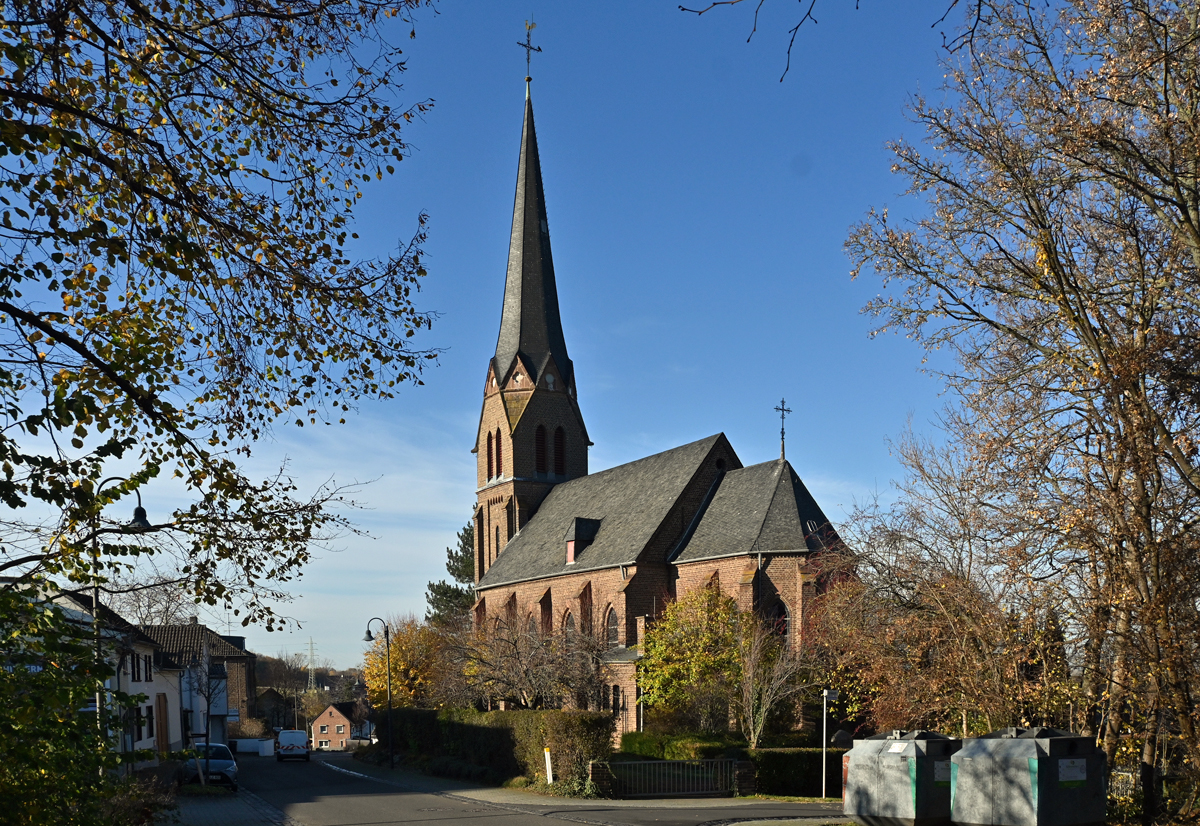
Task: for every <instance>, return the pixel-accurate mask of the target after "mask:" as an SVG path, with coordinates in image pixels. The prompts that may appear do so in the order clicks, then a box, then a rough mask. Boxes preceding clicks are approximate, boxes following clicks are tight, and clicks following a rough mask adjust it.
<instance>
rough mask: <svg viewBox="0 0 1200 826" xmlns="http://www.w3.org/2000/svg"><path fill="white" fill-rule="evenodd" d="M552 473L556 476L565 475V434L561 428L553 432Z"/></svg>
mask: <svg viewBox="0 0 1200 826" xmlns="http://www.w3.org/2000/svg"><path fill="white" fill-rule="evenodd" d="M554 473H555V474H556V475H558V476H565V475H566V473H567V434H566V433H564V432H563V429H562V428H561V427H559V428H555V430H554Z"/></svg>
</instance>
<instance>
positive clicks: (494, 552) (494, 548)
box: [492, 525, 500, 562]
mask: <svg viewBox="0 0 1200 826" xmlns="http://www.w3.org/2000/svg"><path fill="white" fill-rule="evenodd" d="M498 556H500V526H499V525H497V526H496V544H495V545H493V546H492V561H493V562H494V561H495V560H496V557H498Z"/></svg>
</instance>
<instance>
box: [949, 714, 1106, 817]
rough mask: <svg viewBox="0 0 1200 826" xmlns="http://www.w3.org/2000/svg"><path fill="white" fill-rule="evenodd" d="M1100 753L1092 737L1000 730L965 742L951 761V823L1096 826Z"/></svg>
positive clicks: (1102, 799)
mask: <svg viewBox="0 0 1200 826" xmlns="http://www.w3.org/2000/svg"><path fill="white" fill-rule="evenodd" d="M1104 764H1105V757H1104V752H1102V751H1101V750H1100V749H1098V748H1096V741H1095V739H1093V738H1091V737H1080V736H1078V735H1075V734H1071V733H1070V732H1066V731H1060V730H1059V729H1053V728H1042V727H1039V728H1006V729H1001V730H999V731H994V732H992V733H991V734H986V735H984V736H983V737H974V738H970V739H967V740H964V741H963V746H962V749H960V750H959V751H958V753H957V754H955V755H954V757H953V758H952V762H951V767H950V769H951V789H952V792H951V798H952V802H951V813H950V818H951V820H952V821H953V822H954V823H955V824H957V826H1091V825H1092V824H1095V825H1096V826H1099V825H1100V824H1103V823H1104V815H1105V804H1106V802H1107V801H1106V790H1105V786H1104V775H1105V771H1104V768H1105V766H1104Z"/></svg>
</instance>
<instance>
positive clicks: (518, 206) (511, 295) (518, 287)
mask: <svg viewBox="0 0 1200 826" xmlns="http://www.w3.org/2000/svg"><path fill="white" fill-rule="evenodd" d="M518 356H520V358H521V359H522V361H524V363H525V367H526V369H527V370H528V371H530V373H532V378H533V379H534V381H537V380H538V379H539V378H540V377H541V373H542V372H543V370H544V369H545V365H546V361H547V357H550V358H553V360H554V364H555V366H556V368H557V369H558V372H559V374H560V375H561V376H562V379H563V381H564V383H565V384H566V386H567V387H572V386H574V375H573V372H574V371H573V369H572V365H571V359H570V358H568V356H567V343H566V340H565V339H564V338H563V330H562V320H561V319H560V317H559V314H558V288H557V287H556V285H555V282H554V261H553V259H552V258H551V255H550V227H549V224H547V222H546V196H545V192H544V191H543V189H542V167H541V164H540V163H539V161H538V148H537V134H536V132H535V131H534V127H533V101H532V100H531V99H530V97H529V94H528V90H526V96H525V126H524V129H523V130H522V133H521V160H520V164H519V166H518V168H517V195H516V201H515V203H514V205H513V223H512V236H511V239H510V241H509V248H508V279H507V281H506V282H505V285H504V309H503V312H502V314H501V316H500V337H499V339H498V340H497V341H496V361H495V365H494V367H495V371H496V376H497V378H498V379H501V380H503V378H504V376H505V375H506V374H507V373H508V371H509V369H510V368H511V367H512V364H513V359H515V358H517V357H518Z"/></svg>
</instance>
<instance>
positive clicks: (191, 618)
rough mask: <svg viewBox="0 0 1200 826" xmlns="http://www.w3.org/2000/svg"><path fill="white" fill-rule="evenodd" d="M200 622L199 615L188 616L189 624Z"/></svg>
mask: <svg viewBox="0 0 1200 826" xmlns="http://www.w3.org/2000/svg"><path fill="white" fill-rule="evenodd" d="M199 622H200V618H199V617H188V625H197V624H199Z"/></svg>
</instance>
